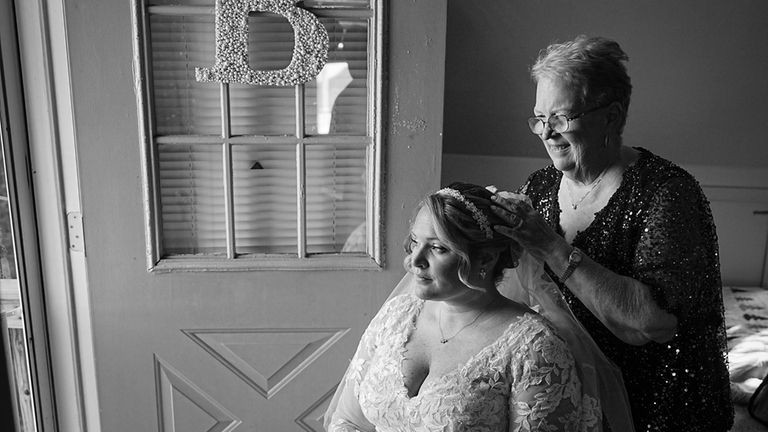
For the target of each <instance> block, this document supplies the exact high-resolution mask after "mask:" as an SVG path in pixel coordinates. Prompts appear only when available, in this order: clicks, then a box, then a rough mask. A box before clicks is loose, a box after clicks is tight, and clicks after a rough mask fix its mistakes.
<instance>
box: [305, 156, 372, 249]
mask: <svg viewBox="0 0 768 432" xmlns="http://www.w3.org/2000/svg"><path fill="white" fill-rule="evenodd" d="M365 156H366V147H365V144H323V145H314V144H313V145H311V146H307V179H308V180H307V183H308V184H307V252H309V253H337V252H365V250H366V247H365V246H366V244H365V241H366V239H365V219H366V218H365V203H366V200H365V193H366V192H365V160H366V157H365ZM310 178H311V180H309V179H310Z"/></svg>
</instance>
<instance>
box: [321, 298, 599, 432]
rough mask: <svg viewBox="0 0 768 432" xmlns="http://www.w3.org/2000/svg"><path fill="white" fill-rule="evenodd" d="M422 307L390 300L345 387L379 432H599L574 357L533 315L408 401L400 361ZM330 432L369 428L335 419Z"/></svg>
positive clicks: (407, 300)
mask: <svg viewBox="0 0 768 432" xmlns="http://www.w3.org/2000/svg"><path fill="white" fill-rule="evenodd" d="M423 304H424V301H423V300H420V299H418V298H417V297H415V296H412V295H402V296H399V297H395V298H393V299H392V300H390V301H389V302H388V303H387V304H386V305H385V306H384V307H383V308H382V309H381V311H380V312H379V314H378V315H377V316H376V317H375V318H374V319H373V321H372V322H371V324H370V326H369V327H368V329H367V330H366V332H365V334H364V335H363V338H362V340H361V342H360V347H359V348H358V352H357V354H356V355H355V358H354V359H353V360H352V363H351V365H350V368H349V371H348V373H347V377H346V381H345V383H343V384H344V385H347V386H350V387H351V388H352V389H353V390H354V399H356V401H357V403H359V408H360V410H361V412H362V414H363V415H364V416H365V418H367V419H368V421H370V423H371V424H373V425H374V426H375V428H376V431H378V432H386V431H487V432H500V431H595V430H599V426H600V425H601V411H600V407H599V404H598V402H597V401H596V400H595V399H593V398H590V397H585V396H583V395H582V393H581V381H580V380H579V377H578V374H577V371H576V368H575V365H574V360H573V357H572V356H571V354H570V351H568V349H567V347H566V345H565V343H564V342H563V341H562V339H560V338H559V337H558V336H556V335H555V334H554V333H553V330H552V328H551V327H550V326H549V325H548V323H547V322H546V321H545V320H544V319H543V318H541V317H540V316H538V315H535V314H525V315H524V316H523V317H521V318H519V319H518V320H516V321H515V322H513V323H511V324H510V325H509V327H508V328H507V329H506V331H505V332H504V333H503V334H502V335H501V336H500V337H499V338H498V339H497V340H496V341H494V342H493V343H491V344H490V345H488V346H486V347H485V348H483V349H482V350H481V351H480V352H478V353H477V354H475V355H474V356H472V357H471V358H470V359H469V360H467V361H466V362H465V363H464V364H463V365H459V366H458V367H457V368H455V369H453V370H452V371H450V372H448V373H446V374H445V375H443V376H442V377H440V379H438V380H427V381H425V382H424V384H423V385H422V387H421V389H419V392H418V394H416V395H414V396H412V397H409V395H408V390H407V388H406V386H405V383H404V379H403V372H402V363H403V361H404V358H405V345H406V343H407V341H408V338H409V337H410V335H411V334H412V332H413V330H414V328H415V325H414V324H415V322H416V318H417V317H418V315H419V313H420V312H421V308H422V306H423ZM338 412H339V411H338V410H337V414H338ZM330 430H331V431H335V432H339V431H355V430H367V429H364V428H361V429H358V428H357V427H355V425H354V424H352V423H351V422H350V421H349V419H345V418H343V416H340V415H334V417H333V419H332V421H331V428H330Z"/></svg>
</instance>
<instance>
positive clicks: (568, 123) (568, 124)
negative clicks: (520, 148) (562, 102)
mask: <svg viewBox="0 0 768 432" xmlns="http://www.w3.org/2000/svg"><path fill="white" fill-rule="evenodd" d="M612 103H613V102H608V103H607V104H604V105H600V106H598V107H595V108H592V109H588V110H586V111H582V112H580V113H578V114H574V115H572V116H570V117H569V116H568V115H567V114H555V115H551V116H549V117H547V119H546V121H545V120H544V119H543V118H541V117H528V128H529V129H530V130H531V133H533V134H534V135H541V134H542V133H544V131H545V130H547V126H549V129H550V130H552V131H553V132H556V133H559V134H561V133H565V132H568V130H570V129H571V121H573V120H578V119H580V118H582V117H584V116H585V115H587V114H590V113H593V112H595V111H598V110H601V109H603V108H607V107H609V106H611V104H612ZM553 117H555V118H557V117H563V118H564V119H565V129H563V130H561V131H559V130H556V129H555V128H553V127H552V124H551V123H550V120H551V119H552V118H553ZM533 121H536V123H532V122H533ZM539 123H541V124H542V129H541V132H536V131H535V130H534V128H535V126H534V125H536V126H538V124H539Z"/></svg>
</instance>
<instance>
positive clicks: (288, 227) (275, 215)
mask: <svg viewBox="0 0 768 432" xmlns="http://www.w3.org/2000/svg"><path fill="white" fill-rule="evenodd" d="M232 159H233V161H234V162H233V177H234V187H235V198H234V204H235V209H236V210H235V248H236V251H237V253H240V254H242V253H259V254H277V253H281V254H294V255H295V254H296V253H297V243H296V238H297V234H296V207H297V203H296V146H295V145H292V144H276V145H272V144H269V145H264V144H251V145H235V146H233V149H232Z"/></svg>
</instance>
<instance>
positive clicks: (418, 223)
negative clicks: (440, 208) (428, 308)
mask: <svg viewBox="0 0 768 432" xmlns="http://www.w3.org/2000/svg"><path fill="white" fill-rule="evenodd" d="M407 250H408V251H409V253H408V255H406V257H405V260H404V265H405V269H406V270H408V271H409V272H410V273H412V274H413V275H414V276H416V278H415V279H416V284H415V285H416V292H415V294H416V295H417V296H418V297H420V298H422V299H424V300H448V299H450V298H454V297H456V296H460V295H462V294H465V293H466V292H467V288H468V287H467V286H466V285H464V283H462V282H461V280H460V279H459V271H458V268H459V262H460V257H459V255H458V254H456V253H454V252H453V251H452V250H451V249H450V247H449V246H448V244H447V243H446V242H445V241H443V240H441V239H440V237H439V236H438V234H437V232H436V231H435V223H434V220H433V218H432V214H431V213H430V212H429V210H427V209H426V208H422V209H421V210H420V211H419V214H418V215H417V216H416V220H415V221H414V222H413V226H412V227H411V233H410V238H409V239H408V247H407Z"/></svg>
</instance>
